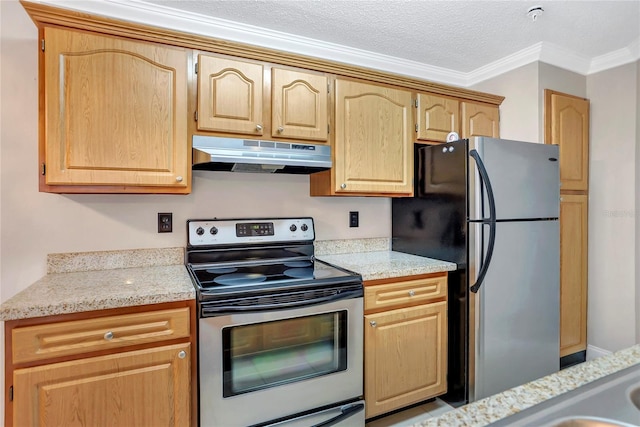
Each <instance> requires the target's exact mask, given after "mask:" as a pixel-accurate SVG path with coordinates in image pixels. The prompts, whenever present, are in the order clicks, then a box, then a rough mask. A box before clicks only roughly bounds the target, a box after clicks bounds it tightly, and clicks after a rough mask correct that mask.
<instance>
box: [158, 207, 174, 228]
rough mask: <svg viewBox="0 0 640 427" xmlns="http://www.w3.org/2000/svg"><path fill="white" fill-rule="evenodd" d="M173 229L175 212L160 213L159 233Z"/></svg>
mask: <svg viewBox="0 0 640 427" xmlns="http://www.w3.org/2000/svg"><path fill="white" fill-rule="evenodd" d="M172 231H173V214H172V213H170V212H165V213H158V233H171V232H172Z"/></svg>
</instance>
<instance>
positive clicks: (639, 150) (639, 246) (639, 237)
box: [635, 61, 640, 344]
mask: <svg viewBox="0 0 640 427" xmlns="http://www.w3.org/2000/svg"><path fill="white" fill-rule="evenodd" d="M636 76H637V81H636V89H637V91H636V117H635V120H636V165H640V61H636ZM636 188H640V167H636ZM638 212H640V197H636V213H638ZM635 250H636V343H637V344H640V215H638V214H636V247H635Z"/></svg>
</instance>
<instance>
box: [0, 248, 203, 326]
mask: <svg viewBox="0 0 640 427" xmlns="http://www.w3.org/2000/svg"><path fill="white" fill-rule="evenodd" d="M165 264H170V265H165ZM96 266H98V267H101V268H106V269H99V270H97V269H96ZM77 270H82V271H77ZM48 271H49V272H50V274H47V275H46V276H44V277H43V278H42V279H40V280H38V281H37V282H35V283H34V284H32V285H31V286H29V287H28V288H26V289H25V290H23V291H22V292H20V293H18V294H17V295H15V296H13V297H12V298H10V299H9V300H7V301H6V302H4V303H3V304H2V305H0V320H14V319H25V318H31V317H40V316H50V315H56V314H69V313H78V312H83V311H92V310H102V309H108V308H118V307H129V306H137V305H145V304H156V303H163V302H172V301H184V300H192V299H195V290H194V288H193V284H192V282H191V278H190V277H189V274H188V273H187V269H186V268H185V266H184V252H183V250H182V248H168V249H166V250H161V249H160V250H158V249H154V250H146V249H143V250H132V251H109V252H85V253H78V254H54V255H53V256H52V255H50V256H49V259H48ZM51 271H64V272H58V273H51Z"/></svg>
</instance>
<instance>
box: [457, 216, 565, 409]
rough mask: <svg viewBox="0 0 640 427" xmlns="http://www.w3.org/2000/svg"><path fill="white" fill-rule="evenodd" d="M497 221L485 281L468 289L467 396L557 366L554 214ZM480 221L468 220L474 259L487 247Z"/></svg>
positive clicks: (495, 389)
mask: <svg viewBox="0 0 640 427" xmlns="http://www.w3.org/2000/svg"><path fill="white" fill-rule="evenodd" d="M496 227H497V228H496V240H495V248H494V253H493V259H492V261H491V264H490V266H489V269H488V271H487V275H486V277H485V279H484V283H483V284H482V287H481V288H480V290H479V291H478V293H477V294H473V293H471V294H470V295H471V298H470V323H471V324H470V331H469V334H470V347H469V353H470V354H469V357H470V361H469V369H470V379H469V381H470V384H469V399H470V401H473V400H478V399H481V398H484V397H487V396H490V395H493V394H495V393H499V392H502V391H504V390H506V389H509V388H511V387H515V386H517V385H520V384H524V383H526V382H528V381H531V380H534V379H537V378H540V377H542V376H545V375H548V374H551V373H553V372H556V371H558V370H559V368H560V351H559V346H560V313H559V312H560V239H559V224H558V221H555V220H554V221H524V222H502V223H498V224H497V225H496ZM482 228H485V229H488V227H487V226H486V225H482V224H473V225H471V226H470V234H471V236H470V237H471V241H472V242H473V244H474V246H475V247H474V248H473V249H474V250H473V251H472V252H473V253H472V254H471V255H472V256H474V257H475V263H476V265H477V264H479V263H480V260H481V258H482V253H483V252H484V251H486V243H487V242H486V239H483V236H482ZM485 234H486V233H485ZM475 271H476V270H475V269H474V270H472V272H471V274H470V278H469V281H470V282H471V283H470V285H471V284H473V282H475V277H474V276H475Z"/></svg>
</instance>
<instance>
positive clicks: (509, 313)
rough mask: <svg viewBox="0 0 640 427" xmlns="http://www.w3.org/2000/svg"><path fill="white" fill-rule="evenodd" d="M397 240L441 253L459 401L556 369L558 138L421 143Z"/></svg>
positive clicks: (396, 207)
mask: <svg viewBox="0 0 640 427" xmlns="http://www.w3.org/2000/svg"><path fill="white" fill-rule="evenodd" d="M414 151H415V177H414V194H415V196H414V197H412V198H398V199H393V201H392V248H393V250H394V251H400V252H406V253H411V254H415V255H421V256H426V257H431V258H437V259H441V260H445V261H451V262H455V263H456V264H457V266H458V269H457V270H456V271H454V272H451V273H450V274H449V281H448V286H449V292H448V298H449V300H448V318H449V322H448V342H449V348H448V376H447V387H448V391H447V395H445V396H444V400H446V401H448V402H449V403H451V404H452V405H454V406H458V405H461V404H464V403H467V402H471V401H475V400H478V399H481V398H484V397H486V396H490V395H493V394H495V393H499V392H502V391H504V390H506V389H508V388H511V387H514V386H517V385H520V384H524V383H526V382H528V381H531V380H534V379H537V378H540V377H542V376H544V375H547V374H550V373H553V372H556V371H558V370H559V368H560V354H559V341H560V314H559V310H560V231H559V223H558V216H559V210H560V207H559V204H560V176H559V169H558V163H559V162H558V147H557V146H555V145H545V144H534V143H527V142H520V141H509V140H500V139H493V138H486V137H476V138H472V139H469V140H460V141H455V142H451V143H447V144H441V145H433V146H426V145H420V144H416V145H415V150H414Z"/></svg>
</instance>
